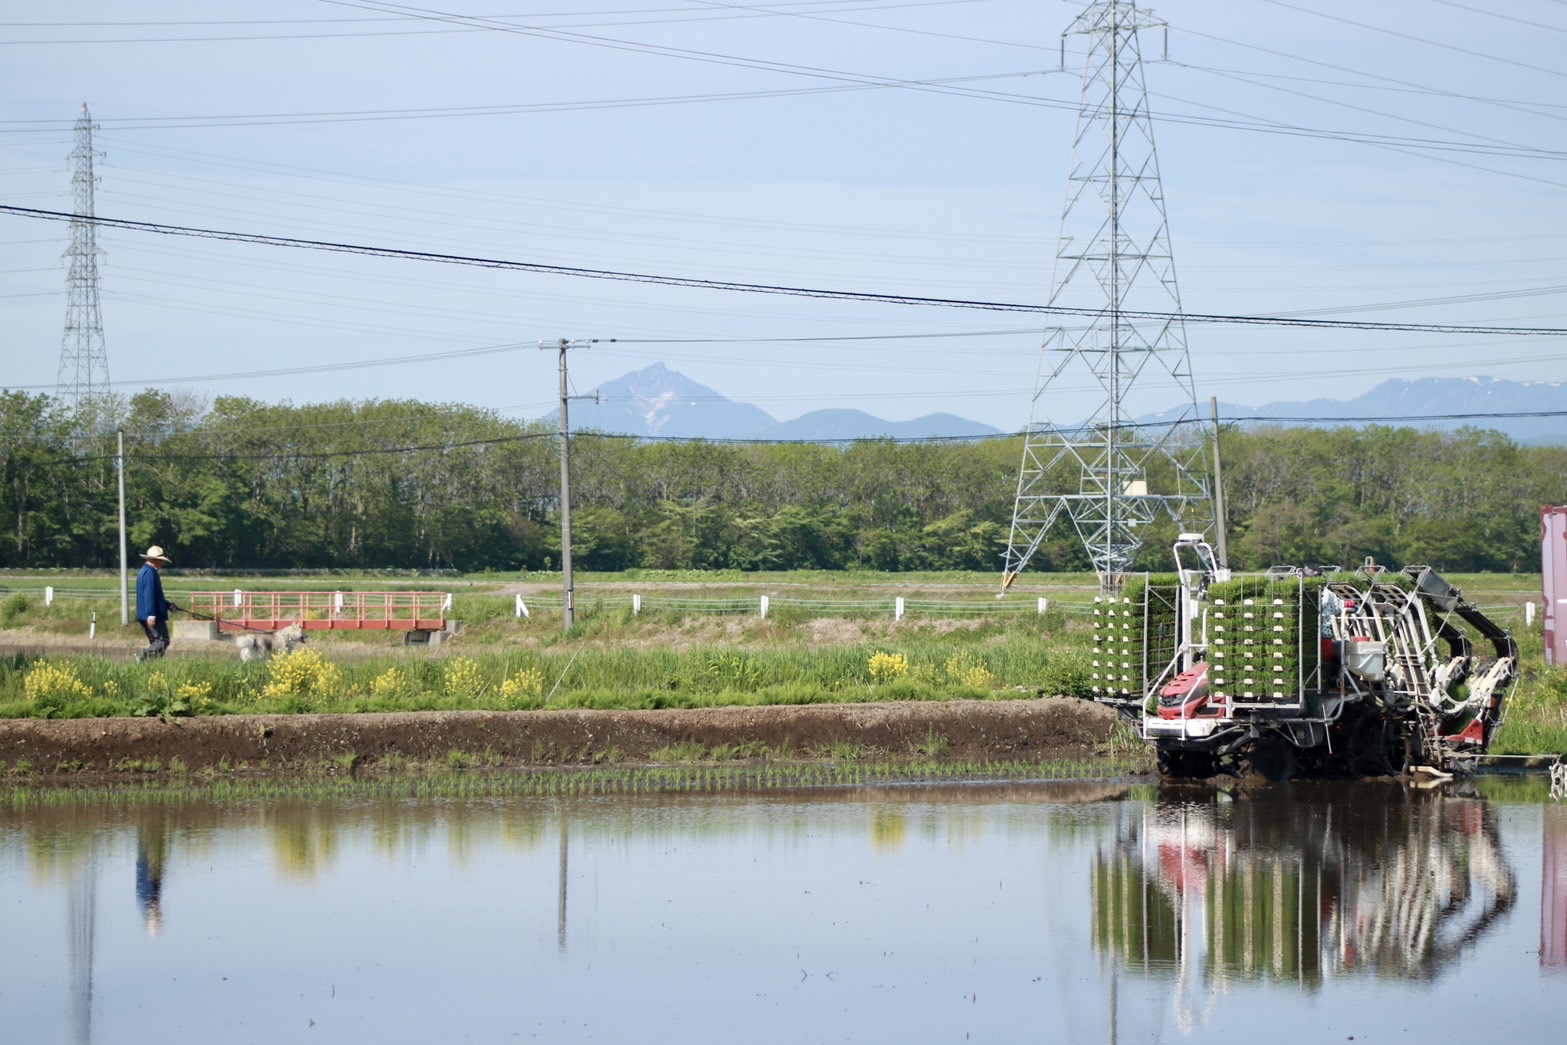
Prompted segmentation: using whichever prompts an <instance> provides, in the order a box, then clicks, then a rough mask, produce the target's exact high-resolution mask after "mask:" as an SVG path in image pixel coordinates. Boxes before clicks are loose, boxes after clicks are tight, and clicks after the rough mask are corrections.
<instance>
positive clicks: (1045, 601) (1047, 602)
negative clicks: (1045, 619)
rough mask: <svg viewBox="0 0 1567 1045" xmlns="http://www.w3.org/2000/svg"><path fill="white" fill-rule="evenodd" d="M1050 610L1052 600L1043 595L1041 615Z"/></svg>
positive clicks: (1040, 606)
mask: <svg viewBox="0 0 1567 1045" xmlns="http://www.w3.org/2000/svg"><path fill="white" fill-rule="evenodd" d="M1049 608H1050V600H1049V599H1047V598H1045V597H1044V596H1043V595H1041V596H1040V597H1039V612H1040V613H1041V614H1043V613H1044V612H1045V611H1046V610H1048V609H1049Z"/></svg>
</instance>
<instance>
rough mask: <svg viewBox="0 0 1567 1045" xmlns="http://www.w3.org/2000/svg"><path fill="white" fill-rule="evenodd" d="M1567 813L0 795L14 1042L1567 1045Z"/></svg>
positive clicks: (0, 901) (1031, 790) (1300, 790)
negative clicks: (1521, 1044)
mask: <svg viewBox="0 0 1567 1045" xmlns="http://www.w3.org/2000/svg"><path fill="white" fill-rule="evenodd" d="M1564 1012H1567V807H1563V806H1562V805H1560V804H1553V803H1551V802H1550V801H1549V800H1544V801H1528V802H1517V803H1505V804H1504V803H1495V802H1487V801H1484V800H1482V799H1479V798H1474V797H1459V796H1455V795H1444V794H1440V793H1433V792H1428V791H1409V790H1405V789H1403V788H1400V787H1397V786H1392V785H1357V786H1352V787H1326V786H1314V787H1306V786H1300V785H1296V786H1290V787H1278V788H1271V789H1265V790H1256V791H1238V792H1235V793H1223V792H1218V791H1213V790H1207V789H1182V790H1170V791H1164V792H1159V791H1157V790H1156V789H1154V788H1150V787H1136V788H1131V787H1121V786H1115V785H1108V784H1095V785H1076V786H1073V785H1059V784H1056V785H1051V784H1029V785H1012V786H997V785H983V786H980V785H976V786H970V787H950V786H949V787H906V788H883V789H859V790H852V791H828V792H810V791H805V792H800V791H796V792H789V793H774V794H767V795H761V796H757V795H746V796H733V795H731V796H715V795H689V796H673V795H672V796H661V797H655V798H649V797H626V798H603V797H597V798H582V799H537V798H489V799H412V798H402V799H374V800H372V799H364V800H348V801H344V800H340V799H339V800H320V801H270V802H259V801H257V802H246V801H228V802H223V803H214V802H207V801H194V800H191V801H167V802H149V801H146V800H145V799H137V800H129V799H127V800H120V801H114V802H90V803H89V802H72V803H51V804H46V805H33V806H28V807H14V806H13V807H10V808H6V809H4V810H3V811H0V1028H3V1032H0V1039H3V1040H5V1041H28V1042H88V1041H99V1042H124V1041H155V1040H161V1041H203V1040H205V1041H220V1040H221V1041H256V1042H274V1041H280V1040H287V1041H300V1040H315V1039H319V1040H323V1041H335V1042H361V1041H362V1042H399V1041H415V1040H470V1041H485V1042H489V1041H511V1040H527V1039H537V1040H548V1041H613V1042H619V1041H646V1040H682V1041H694V1042H719V1041H725V1042H728V1041H759V1042H800V1041H856V1042H867V1041H869V1042H880V1041H887V1042H892V1041H901V1042H910V1041H919V1042H940V1041H954V1042H956V1041H968V1040H972V1041H989V1042H996V1041H1001V1042H1011V1041H1051V1042H1054V1041H1070V1042H1089V1041H1095V1042H1097V1041H1105V1042H1118V1041H1124V1042H1134V1041H1136V1042H1154V1041H1180V1040H1191V1041H1220V1040H1227V1041H1254V1040H1257V1039H1258V1038H1259V1036H1261V1037H1262V1038H1263V1039H1264V1040H1266V1042H1267V1043H1268V1045H1279V1043H1285V1042H1295V1041H1299V1042H1323V1041H1345V1040H1348V1039H1349V1038H1350V1037H1351V1036H1353V1038H1354V1040H1355V1041H1357V1042H1367V1041H1370V1042H1379V1041H1389V1040H1402V1041H1412V1042H1415V1041H1418V1042H1423V1043H1432V1042H1447V1041H1457V1040H1475V1036H1476V1035H1479V1036H1480V1038H1481V1039H1494V1038H1500V1037H1503V1036H1506V1035H1512V1034H1526V1035H1529V1038H1528V1040H1536V1041H1545V1040H1556V1038H1557V1036H1558V1035H1559V1034H1560V1028H1561V1026H1562V1019H1563V1013H1564Z"/></svg>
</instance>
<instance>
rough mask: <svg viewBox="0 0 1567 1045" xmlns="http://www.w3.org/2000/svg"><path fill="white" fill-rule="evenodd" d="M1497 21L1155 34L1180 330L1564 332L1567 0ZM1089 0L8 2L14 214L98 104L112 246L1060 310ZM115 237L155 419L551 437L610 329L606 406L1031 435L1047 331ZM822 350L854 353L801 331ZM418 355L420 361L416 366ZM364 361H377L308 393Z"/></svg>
mask: <svg viewBox="0 0 1567 1045" xmlns="http://www.w3.org/2000/svg"><path fill="white" fill-rule="evenodd" d="M1492 6H1494V5H1486V4H1484V3H1482V2H1481V0H1463V2H1459V0H1387V2H1384V3H1379V4H1376V5H1366V4H1364V3H1355V2H1350V0H1298V2H1296V0H1288V2H1286V0H1246V2H1238V0H1237V2H1229V0H1205V2H1202V3H1197V2H1194V0H1175V2H1167V3H1162V4H1154V5H1152V7H1151V10H1152V11H1153V12H1154V13H1155V14H1156V15H1157V16H1159V17H1160V18H1162V19H1164V20H1166V21H1168V23H1169V33H1168V53H1169V57H1168V60H1164V59H1163V55H1164V51H1165V38H1164V36H1163V34H1157V33H1152V34H1144V36H1145V38H1144V39H1143V42H1142V49H1143V53H1144V57H1145V58H1146V59H1150V61H1148V63H1147V65H1146V69H1145V76H1146V80H1147V83H1148V86H1149V91H1150V94H1151V96H1152V97H1151V101H1150V104H1151V106H1152V108H1153V111H1154V113H1155V115H1156V117H1157V118H1158V122H1157V124H1156V135H1157V142H1158V150H1159V152H1158V157H1159V163H1160V168H1161V173H1162V176H1163V184H1164V193H1165V198H1166V205H1167V212H1168V217H1169V225H1170V233H1171V237H1172V241H1173V246H1174V251H1175V256H1176V270H1177V273H1178V275H1179V279H1180V289H1181V295H1182V301H1183V305H1184V307H1185V309H1186V310H1187V311H1188V312H1193V313H1214V314H1270V315H1283V314H1294V313H1310V314H1312V315H1320V316H1324V317H1336V318H1364V319H1373V320H1398V321H1411V322H1421V323H1457V324H1496V325H1507V326H1537V327H1556V328H1560V327H1567V206H1564V196H1567V102H1563V101H1562V99H1563V97H1564V94H1563V91H1562V87H1563V85H1564V79H1567V62H1563V61H1562V59H1561V55H1562V54H1563V53H1567V50H1564V48H1567V2H1564V0H1510V2H1509V3H1507V4H1506V5H1502V6H1500V7H1497V8H1496V10H1495V11H1494V12H1492V11H1491V10H1490V8H1491V7H1492ZM1080 9H1081V5H1079V4H1073V3H1065V2H1044V0H923V2H921V0H792V2H779V3H772V4H755V3H743V4H742V3H716V2H698V0H515V2H512V3H505V2H503V3H499V4H489V5H484V6H472V5H464V4H458V3H455V2H454V0H448V3H447V4H445V5H442V6H440V7H439V8H438V9H437V8H422V7H416V6H403V5H395V6H394V5H388V4H379V3H369V2H359V0H343V2H327V0H274V2H273V3H269V4H266V5H241V4H224V5H214V4H209V3H196V2H179V0H143V2H141V3H138V4H136V5H133V6H130V7H128V6H127V5H124V4H118V3H110V2H107V0H104V2H96V0H72V2H60V3H55V4H50V5H47V6H46V7H40V6H39V5H34V4H23V3H19V2H15V0H12V2H9V3H3V4H0V23H3V32H0V38H3V39H0V147H3V148H4V150H5V153H4V160H3V161H0V203H5V204H10V205H13V206H19V207H32V208H40V209H46V210H61V211H68V210H69V209H70V206H71V192H70V165H69V162H68V160H67V156H68V154H69V153H70V151H71V147H72V136H71V135H72V124H73V123H74V121H75V119H76V117H77V115H78V114H79V112H80V108H81V105H82V103H83V102H86V103H88V104H89V105H90V106H91V110H92V114H93V117H94V118H95V120H96V121H97V122H98V125H99V128H98V132H97V137H96V146H97V148H98V149H99V150H100V151H101V152H102V154H103V155H102V157H101V159H100V160H99V163H98V166H97V173H98V175H99V178H100V181H99V183H98V192H97V211H98V214H99V215H101V216H104V217H109V218H123V219H130V220H136V221H148V222H158V223H167V224H172V225H180V226H188V227H197V228H207V229H217V230H224V231H232V232H239V233H260V234H268V235H276V236H284V237H295V238H301V239H309V240H329V241H334V242H343V243H354V244H365V245H370V246H375V247H388V248H395V249H399V250H412V251H422V252H431V253H443V254H454V255H463V256H469V257H483V258H497V259H504V260H510V261H524V262H537V263H544V264H549V265H564V266H575V267H582V268H588V269H607V270H617V271H633V272H643V273H654V274H660V275H669V276H678V277H695V278H701V279H715V280H732V281H740V282H754V283H765V284H779V285H788V286H799V287H815V288H826V289H834V290H850V291H872V292H884V293H894V294H903V295H914V296H928V297H939V298H961V299H983V300H989V301H1001V302H1017V303H1026V304H1040V303H1043V302H1044V301H1045V300H1046V298H1047V296H1048V294H1049V287H1050V280H1051V271H1052V262H1053V260H1054V256H1055V249H1056V239H1057V233H1058V230H1059V225H1060V220H1061V209H1062V201H1063V196H1064V191H1065V185H1066V175H1067V171H1068V168H1069V166H1070V163H1071V159H1072V155H1071V147H1072V137H1073V127H1074V123H1075V120H1076V109H1077V103H1078V99H1079V95H1080V87H1081V84H1080V80H1081V50H1082V44H1081V42H1080V41H1079V40H1078V39H1076V38H1069V39H1068V40H1067V41H1066V47H1065V68H1064V69H1063V68H1062V63H1063V48H1062V36H1061V33H1062V30H1063V29H1065V28H1066V26H1067V25H1068V24H1069V23H1070V22H1071V20H1072V18H1073V17H1074V16H1075V15H1076V13H1077V12H1078V11H1079V10H1080ZM1151 59H1159V60H1157V61H1155V60H1151ZM67 244H68V229H67V227H66V226H65V225H63V224H61V223H59V222H51V221H42V220H38V219H36V218H27V217H21V216H15V215H10V214H0V272H3V273H4V277H3V283H0V331H3V333H0V338H3V353H4V355H3V358H4V360H5V365H4V368H3V371H0V386H4V387H11V388H28V389H30V390H38V391H42V390H49V389H51V388H52V387H53V385H54V382H55V379H56V373H57V363H58V356H59V349H60V342H61V336H62V328H63V323H64V316H65V304H66V290H65V271H66V269H65V262H64V261H63V260H62V254H63V252H64V250H65V248H66V246H67ZM100 246H101V247H102V248H103V250H104V255H103V257H102V259H101V279H102V313H103V322H104V327H105V335H106V344H107V349H108V356H109V367H110V374H111V377H112V379H113V380H115V381H116V382H126V383H127V384H125V385H122V386H120V387H121V389H122V390H124V391H134V390H136V389H139V388H141V387H146V386H150V385H156V386H159V387H165V388H171V389H178V388H184V389H191V390H193V391H195V392H197V393H199V394H200V395H203V396H207V397H215V396H221V395H244V396H251V397H255V398H258V399H263V400H281V399H290V400H293V401H294V402H312V401H321V400H332V399H338V398H352V399H366V398H421V399H427V400H435V401H443V402H465V403H474V404H478V405H481V406H485V407H490V408H494V409H497V410H500V411H502V412H504V413H507V414H509V415H515V416H520V417H536V416H540V415H542V414H544V413H546V412H547V411H548V410H550V409H551V408H552V407H553V406H554V398H555V393H556V380H557V379H556V369H555V367H556V358H555V356H554V354H553V353H547V352H540V351H539V350H538V349H537V348H536V347H534V346H535V345H536V343H537V342H538V341H540V340H553V339H555V338H559V337H569V338H599V339H606V340H605V341H602V342H600V343H599V344H597V345H595V346H594V347H593V348H591V349H589V350H587V351H583V352H579V353H576V354H574V356H573V358H572V376H573V384H574V385H575V387H576V388H577V389H578V390H580V391H587V390H589V389H591V388H593V386H594V385H595V384H596V383H598V382H600V381H605V380H609V379H611V378H613V377H616V376H618V375H620V374H623V373H625V372H627V371H630V370H635V369H639V368H641V367H643V366H646V365H648V364H650V363H653V362H655V361H660V360H661V361H664V362H665V363H667V365H668V366H670V367H671V368H673V369H676V370H679V371H681V372H683V373H685V374H686V375H688V376H689V377H691V378H693V379H695V380H697V381H699V382H701V383H703V384H706V385H708V386H710V387H712V388H714V389H716V390H718V391H719V392H721V393H723V394H724V395H727V396H729V397H731V398H736V399H743V400H747V401H751V402H755V403H757V404H758V405H760V406H762V407H763V408H764V409H766V410H768V411H769V412H770V413H772V414H773V415H774V416H776V417H779V418H780V419H787V418H791V417H794V416H797V415H799V414H801V413H804V412H806V411H808V410H812V409H817V408H823V407H847V406H854V407H859V408H862V409H865V410H868V411H870V412H872V413H875V414H878V415H881V416H884V417H888V418H892V419H906V418H910V417H915V416H918V415H921V414H925V413H929V412H933V411H938V410H942V411H948V412H951V413H955V414H960V415H963V416H966V417H971V418H974V419H976V420H980V421H985V422H987V423H990V424H994V425H996V426H998V427H1002V428H1016V427H1019V426H1021V425H1022V424H1023V423H1025V422H1026V421H1027V420H1028V416H1029V400H1030V396H1031V392H1032V390H1033V382H1034V379H1035V372H1036V366H1037V362H1038V348H1039V344H1040V341H1041V322H1042V320H1041V317H1039V316H1037V315H1029V314H1008V313H1004V312H994V311H973V310H965V309H956V308H931V307H911V306H897V305H888V304H871V303H857V302H841V301H822V300H815V299H810V298H801V297H779V296H757V295H747V294H735V293H728V292H720V291H715V290H703V289H689V288H679V287H669V286H658V285H647V284H640V283H628V282H609V281H602V280H589V279H581V278H571V277H564V276H554V275H541V274H536V273H525V272H514V271H494V270H489V269H483V268H474V267H458V266H450V265H440V264H430V263H424V262H415V261H409V260H389V259H383V258H373V257H364V256H357V255H349V254H341V253H328V252H321V251H305V250H296V249H285V248H280V247H273V246H261V245H256V244H248V243H235V242H221V241H212V240H204V239H193V238H181V237H169V236H162V235H155V234H150V233H146V232H137V231H130V230H120V229H106V230H104V231H103V232H102V233H101V234H100ZM1388 306H1391V307H1388ZM611 338H614V339H618V340H617V341H616V342H615V343H614V344H609V343H607V339H611ZM789 338H795V339H827V340H812V341H787V340H772V341H769V340H767V339H789ZM1187 341H1188V344H1189V346H1190V352H1191V358H1192V365H1193V369H1194V372H1195V375H1196V387H1197V392H1198V395H1199V397H1200V398H1201V399H1203V400H1206V398H1207V397H1208V396H1210V395H1216V396H1218V397H1220V398H1221V399H1224V400H1228V401H1232V402H1238V403H1248V404H1253V405H1255V404H1261V403H1265V402H1268V401H1270V400H1278V399H1298V398H1308V397H1311V396H1318V395H1327V396H1335V397H1349V396H1353V395H1356V394H1358V393H1360V392H1363V391H1365V390H1367V389H1369V388H1371V387H1373V386H1374V385H1375V384H1377V383H1379V382H1380V381H1383V380H1385V379H1387V378H1389V377H1404V378H1416V377H1422V376H1469V375H1475V374H1488V375H1492V376H1497V377H1504V378H1511V379H1515V380H1530V379H1539V380H1549V381H1561V380H1564V379H1567V346H1564V344H1563V342H1562V339H1561V338H1560V337H1503V336H1497V335H1474V334H1433V333H1418V332H1411V333H1381V332H1362V331H1322V330H1295V329H1285V328H1272V327H1267V328H1263V327H1247V326H1227V325H1207V324H1203V325H1195V324H1194V325H1191V326H1189V327H1188V330H1187ZM505 346H522V347H520V348H515V349H512V350H505ZM490 348H494V349H498V351H494V352H483V353H479V354H466V355H464V354H457V353H471V352H472V351H473V350H483V349H490ZM408 357H421V358H422V361H417V362H404V363H392V362H385V361H389V360H397V359H404V358H408ZM432 357H433V358H432ZM442 357H444V358H442ZM356 363H365V364H373V365H367V366H361V367H357V368H354V369H341V370H327V371H319V372H314V373H303V374H301V373H289V372H288V371H293V370H296V369H298V368H306V367H318V366H321V365H323V364H326V365H337V364H356ZM257 373H260V374H262V375H264V376H259V377H257V376H250V375H254V374H257ZM1085 394H1088V393H1087V392H1086V390H1085ZM1564 398H1567V392H1564ZM1148 405H1149V406H1150V407H1157V406H1159V405H1165V404H1154V403H1150V404H1148Z"/></svg>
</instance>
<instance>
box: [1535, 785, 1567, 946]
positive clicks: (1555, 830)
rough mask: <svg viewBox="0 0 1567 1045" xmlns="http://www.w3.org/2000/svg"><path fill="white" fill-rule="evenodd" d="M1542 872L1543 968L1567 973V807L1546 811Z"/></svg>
mask: <svg viewBox="0 0 1567 1045" xmlns="http://www.w3.org/2000/svg"><path fill="white" fill-rule="evenodd" d="M1542 848H1543V850H1544V855H1543V858H1542V859H1543V863H1544V866H1543V867H1542V869H1541V872H1540V884H1541V888H1540V967H1541V968H1543V969H1551V970H1554V971H1556V972H1559V973H1567V806H1560V805H1553V806H1549V807H1548V808H1546V810H1545V840H1544V845H1543V846H1542Z"/></svg>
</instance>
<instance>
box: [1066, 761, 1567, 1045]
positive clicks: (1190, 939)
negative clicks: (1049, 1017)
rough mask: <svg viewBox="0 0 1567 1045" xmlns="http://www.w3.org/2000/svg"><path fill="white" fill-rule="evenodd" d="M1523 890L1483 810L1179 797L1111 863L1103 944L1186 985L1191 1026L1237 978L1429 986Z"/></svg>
mask: <svg viewBox="0 0 1567 1045" xmlns="http://www.w3.org/2000/svg"><path fill="white" fill-rule="evenodd" d="M1549 858H1550V857H1549V855H1547V859H1549ZM1517 894H1518V883H1517V880H1516V877H1515V875H1514V873H1513V871H1512V869H1511V868H1510V867H1509V865H1508V862H1507V860H1506V858H1505V856H1504V854H1503V851H1502V847H1501V843H1500V835H1499V831H1498V826H1497V822H1496V815H1495V812H1494V810H1493V808H1492V807H1491V806H1489V805H1488V804H1487V803H1485V802H1483V801H1481V800H1480V799H1475V798H1457V797H1450V796H1446V795H1442V794H1438V793H1433V792H1429V791H1419V790H1403V789H1397V788H1391V787H1389V788H1373V789H1368V788H1366V787H1364V786H1357V787H1343V788H1338V789H1328V790H1321V791H1318V790H1316V789H1311V790H1302V789H1295V788H1272V789H1267V790H1261V791H1255V792H1243V793H1241V794H1239V795H1237V796H1234V797H1231V796H1230V795H1228V794H1222V793H1217V792H1207V793H1204V792H1200V791H1198V792H1192V793H1187V794H1183V793H1181V792H1179V791H1174V792H1169V793H1166V794H1165V795H1163V796H1161V799H1160V801H1158V802H1156V803H1151V804H1148V805H1145V806H1141V807H1138V808H1137V809H1136V810H1134V811H1131V812H1130V815H1128V816H1127V817H1126V819H1125V820H1124V821H1123V822H1122V824H1121V825H1120V827H1119V828H1118V831H1117V833H1116V836H1115V837H1114V838H1113V839H1110V840H1107V842H1106V843H1105V844H1104V845H1103V847H1102V848H1101V850H1100V852H1099V853H1098V855H1097V856H1096V857H1095V861H1094V876H1093V907H1094V945H1095V947H1096V948H1098V949H1099V950H1100V951H1101V952H1104V953H1106V954H1107V955H1109V956H1110V957H1112V959H1113V960H1115V961H1116V962H1118V963H1121V964H1122V965H1124V966H1127V967H1133V968H1136V969H1139V970H1143V971H1146V972H1148V973H1150V974H1152V975H1156V976H1160V975H1162V976H1168V977H1173V978H1174V979H1175V981H1176V983H1177V985H1178V989H1177V992H1176V998H1175V1004H1176V1013H1177V1016H1178V1018H1179V1020H1180V1022H1181V1025H1182V1026H1183V1027H1187V1028H1190V1027H1196V1026H1201V1025H1203V1024H1204V1023H1205V1022H1206V1021H1207V1019H1208V1017H1209V1016H1210V1015H1211V1013H1212V1011H1213V1007H1214V1006H1215V1005H1216V1004H1218V1001H1219V999H1220V997H1221V996H1222V995H1223V994H1224V993H1225V992H1226V991H1227V990H1228V989H1229V988H1230V986H1231V985H1232V984H1233V983H1235V982H1237V981H1272V982H1287V983H1290V984H1295V985H1297V986H1299V987H1300V988H1303V989H1305V990H1306V991H1308V992H1316V991H1318V990H1320V989H1321V987H1322V985H1323V982H1324V981H1325V980H1326V979H1328V978H1331V977H1335V976H1346V975H1356V974H1366V975H1373V976H1376V977H1380V978H1384V979H1410V980H1429V979H1431V978H1433V977H1435V976H1437V975H1438V974H1439V973H1441V972H1442V971H1443V970H1444V969H1445V968H1447V967H1448V966H1449V965H1450V964H1451V963H1453V962H1454V961H1455V960H1456V959H1457V958H1458V957H1459V955H1460V954H1461V953H1463V952H1464V950H1465V949H1466V948H1468V947H1469V946H1470V945H1471V944H1473V943H1474V942H1475V941H1476V940H1477V939H1479V938H1480V937H1481V936H1482V935H1484V934H1485V933H1486V932H1487V931H1488V930H1490V928H1491V927H1492V926H1493V925H1494V924H1495V923H1496V922H1497V921H1498V919H1500V918H1501V917H1502V916H1503V915H1505V914H1506V913H1507V912H1508V911H1509V910H1510V909H1511V908H1512V907H1513V905H1514V903H1515V902H1516V900H1517ZM1543 960H1544V959H1543V956H1542V961H1543Z"/></svg>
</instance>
